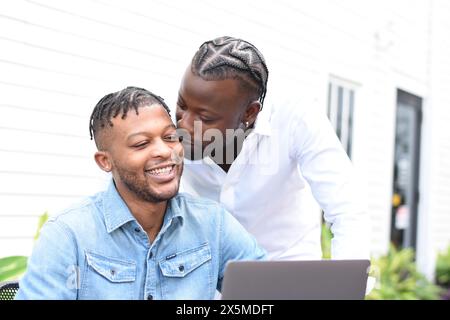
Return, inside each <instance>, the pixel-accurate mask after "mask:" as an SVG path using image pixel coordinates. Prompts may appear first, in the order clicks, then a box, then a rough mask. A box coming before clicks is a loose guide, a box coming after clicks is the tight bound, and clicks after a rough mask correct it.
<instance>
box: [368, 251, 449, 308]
mask: <svg viewBox="0 0 450 320" xmlns="http://www.w3.org/2000/svg"><path fill="white" fill-rule="evenodd" d="M371 269H372V271H371V275H372V276H374V277H375V278H377V281H378V283H377V285H376V287H375V288H374V289H373V290H372V292H371V293H370V294H369V295H368V296H367V297H366V299H368V300H437V299H439V295H440V294H441V292H442V290H441V289H440V288H439V287H438V286H436V285H434V284H433V283H431V282H430V281H428V280H427V279H426V278H425V276H424V275H423V274H421V273H420V272H419V271H418V270H417V267H416V264H415V262H414V251H413V250H412V249H411V248H405V249H401V250H397V249H396V248H395V247H394V246H393V245H391V246H390V248H389V251H388V254H387V255H385V256H382V257H380V258H379V259H373V261H372V268H371Z"/></svg>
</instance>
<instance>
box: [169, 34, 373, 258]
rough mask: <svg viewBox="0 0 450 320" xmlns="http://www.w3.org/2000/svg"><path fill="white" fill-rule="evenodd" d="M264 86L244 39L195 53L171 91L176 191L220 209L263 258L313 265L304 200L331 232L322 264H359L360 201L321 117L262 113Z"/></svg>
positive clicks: (364, 245) (259, 63)
mask: <svg viewBox="0 0 450 320" xmlns="http://www.w3.org/2000/svg"><path fill="white" fill-rule="evenodd" d="M267 79H268V70H267V67H266V64H265V61H264V58H263V56H262V54H261V53H260V52H259V51H258V49H257V48H255V47H254V46H253V45H252V44H250V43H248V42H246V41H244V40H241V39H235V38H231V37H221V38H217V39H214V40H212V41H208V42H205V43H204V44H203V45H202V46H201V47H200V48H199V50H198V51H197V52H196V54H195V55H194V57H193V59H192V62H191V63H190V65H189V66H188V68H187V70H186V72H185V74H184V77H183V80H182V82H181V86H180V89H179V94H178V102H177V111H176V120H177V126H178V128H179V131H180V132H181V135H182V136H183V139H184V140H183V144H184V147H185V157H186V158H188V159H186V161H185V171H184V175H183V178H182V181H181V189H182V190H183V191H185V192H188V193H191V194H193V195H199V196H203V197H207V198H210V199H213V200H216V201H218V202H220V203H222V204H223V205H224V206H225V207H226V209H227V210H228V211H230V212H231V213H232V214H233V215H234V216H235V217H236V218H237V219H238V220H239V221H240V222H241V223H242V225H243V226H244V227H245V228H246V229H247V230H248V231H249V232H250V233H252V234H253V235H254V236H255V237H256V238H257V240H258V242H259V244H260V245H261V246H262V247H264V248H265V249H266V250H267V251H268V253H269V257H270V258H271V259H290V260H293V259H320V258H321V256H322V253H321V246H320V230H321V229H320V226H321V219H320V215H319V213H320V212H319V210H318V208H317V207H316V205H315V201H314V199H313V196H314V198H315V199H316V200H317V202H318V203H319V204H320V206H321V208H322V210H323V212H324V218H325V220H326V221H327V222H328V223H329V224H330V225H331V230H332V233H333V235H334V238H333V240H332V257H333V258H334V259H350V258H353V259H356V258H368V257H369V247H368V239H369V235H368V232H367V231H368V219H367V212H366V209H365V203H364V201H361V199H363V198H364V197H362V196H361V195H362V193H361V190H360V186H358V185H357V183H356V179H355V175H354V169H353V168H352V164H351V162H350V160H349V158H348V156H347V155H346V153H345V151H344V150H343V148H342V146H341V144H340V142H339V140H338V138H337V137H336V134H335V133H334V131H333V129H332V127H331V125H330V123H329V121H328V119H327V118H326V116H325V115H324V114H321V113H318V112H316V111H314V110H305V109H303V108H301V107H300V106H299V105H294V104H283V105H278V106H277V108H274V107H273V106H268V105H264V108H263V103H264V98H265V95H266V90H267ZM183 133H184V134H183Z"/></svg>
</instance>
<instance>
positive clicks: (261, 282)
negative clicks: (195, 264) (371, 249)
mask: <svg viewBox="0 0 450 320" xmlns="http://www.w3.org/2000/svg"><path fill="white" fill-rule="evenodd" d="M369 267H370V261H369V260H314V261H311V260H310V261H232V262H229V263H228V265H227V267H226V269H225V275H224V279H223V283H222V300H362V299H364V297H365V292H366V284H367V277H368V272H369Z"/></svg>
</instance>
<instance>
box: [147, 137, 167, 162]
mask: <svg viewBox="0 0 450 320" xmlns="http://www.w3.org/2000/svg"><path fill="white" fill-rule="evenodd" d="M152 156H153V157H154V158H162V159H169V158H170V157H171V156H172V147H171V146H170V145H169V144H167V143H166V142H165V141H164V140H163V139H156V140H155V141H154V145H153V152H152Z"/></svg>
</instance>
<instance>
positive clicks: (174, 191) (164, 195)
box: [151, 183, 180, 202]
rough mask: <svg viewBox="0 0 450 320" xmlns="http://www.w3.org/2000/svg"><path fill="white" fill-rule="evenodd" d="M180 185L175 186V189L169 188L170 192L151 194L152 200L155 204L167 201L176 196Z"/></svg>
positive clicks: (163, 191) (161, 191)
mask: <svg viewBox="0 0 450 320" xmlns="http://www.w3.org/2000/svg"><path fill="white" fill-rule="evenodd" d="M179 187H180V185H179V183H178V184H177V186H176V187H173V188H171V190H170V189H169V190H158V192H151V195H152V198H153V199H154V200H155V201H156V202H162V201H168V200H170V199H172V198H173V197H175V196H176V195H177V194H178V189H179Z"/></svg>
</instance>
